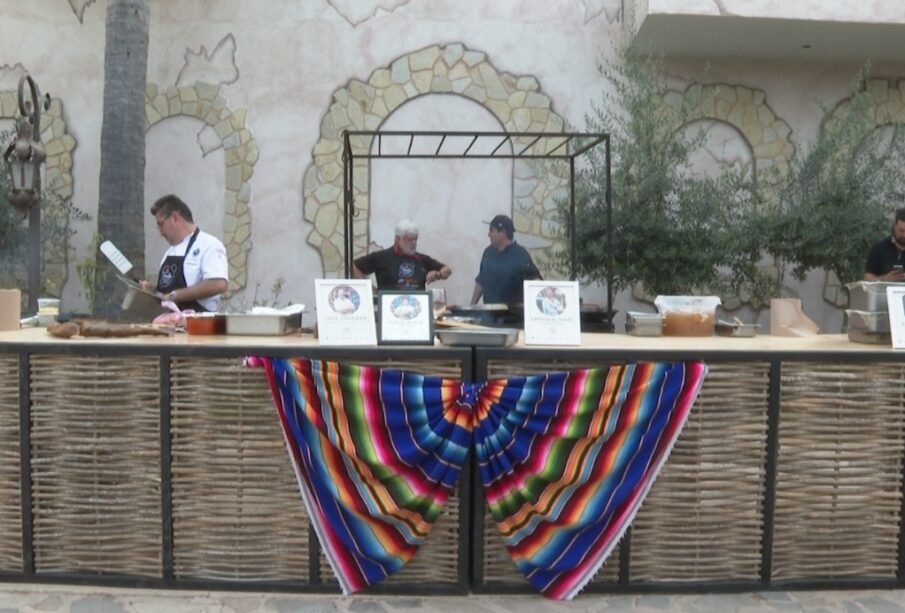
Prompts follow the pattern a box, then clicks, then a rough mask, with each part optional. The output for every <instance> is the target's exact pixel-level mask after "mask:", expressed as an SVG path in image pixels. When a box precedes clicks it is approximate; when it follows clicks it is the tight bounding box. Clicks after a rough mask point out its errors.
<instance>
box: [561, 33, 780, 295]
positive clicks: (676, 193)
mask: <svg viewBox="0 0 905 613" xmlns="http://www.w3.org/2000/svg"><path fill="white" fill-rule="evenodd" d="M602 72H603V76H604V78H605V79H606V81H607V83H608V84H609V85H610V86H611V88H612V94H610V95H608V96H606V98H605V103H604V105H603V106H602V107H598V108H596V109H595V113H594V115H593V116H592V117H589V118H588V119H587V127H588V130H589V131H592V132H607V133H609V134H610V135H611V138H612V159H613V167H612V190H613V210H612V215H613V217H612V222H613V241H612V245H611V249H612V258H613V269H612V274H613V285H614V289H615V290H619V289H625V288H628V287H631V286H633V285H635V284H641V285H642V286H643V287H644V289H645V290H646V291H647V292H649V293H651V294H689V293H697V292H702V291H706V292H715V293H726V292H732V293H739V292H744V293H745V294H747V295H751V296H752V297H754V298H756V299H761V300H763V299H765V298H766V294H767V293H769V289H768V288H769V283H768V281H767V279H766V278H765V277H764V275H763V273H762V272H761V269H760V268H759V267H758V266H757V264H758V261H759V260H760V259H761V254H762V252H763V250H764V244H763V238H764V235H763V233H757V232H753V231H751V228H752V227H755V226H758V225H759V224H762V218H761V215H760V213H759V212H758V211H759V207H758V204H759V197H758V192H757V190H756V186H755V185H754V183H753V182H752V181H751V180H749V179H747V178H746V176H745V174H744V173H743V172H741V171H739V172H733V171H729V170H724V171H723V172H722V173H721V174H720V175H719V176H718V177H715V178H711V177H705V176H696V175H695V174H694V173H693V172H692V171H691V154H692V153H693V152H694V151H695V149H697V148H698V147H699V146H701V145H702V143H703V142H704V135H703V133H698V134H697V135H692V136H691V137H690V138H687V137H685V136H684V135H683V134H681V133H680V132H679V128H680V127H682V126H683V125H685V124H687V123H689V122H690V121H692V119H693V116H692V114H691V108H690V107H691V106H693V105H690V106H689V108H684V107H683V108H675V105H673V106H670V105H665V104H664V92H666V87H665V84H664V83H663V82H662V77H661V76H660V75H661V74H662V70H661V60H660V59H659V58H657V57H652V56H647V55H643V54H640V53H638V52H636V51H634V50H632V49H628V50H626V51H625V52H624V53H623V57H622V62H621V63H620V64H618V65H609V66H606V67H604V68H602ZM687 99H688V97H686V98H685V100H687ZM692 102H694V101H692ZM603 156H604V152H603V150H602V148H599V150H597V151H592V153H591V156H590V158H589V164H588V167H587V168H586V169H584V170H583V171H581V172H580V173H579V176H578V179H577V186H576V193H577V195H578V201H579V206H578V210H577V227H578V232H577V237H576V239H577V241H578V254H579V255H578V262H577V266H578V272H579V274H580V275H581V276H582V277H585V278H588V279H591V280H597V281H601V282H603V281H605V280H606V273H607V270H608V267H609V262H608V256H609V252H608V248H607V247H608V245H607V241H606V227H607V219H606V201H605V193H604V189H605V171H606V165H605V159H604V157H603Z"/></svg>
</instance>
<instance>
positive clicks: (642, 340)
mask: <svg viewBox="0 0 905 613" xmlns="http://www.w3.org/2000/svg"><path fill="white" fill-rule="evenodd" d="M523 338H524V336H523V335H520V336H519V342H518V343H517V344H516V345H515V346H513V347H510V348H505V349H504V348H495V349H497V350H506V351H508V350H512V349H517V350H520V351H525V352H532V351H549V350H551V349H555V350H562V351H569V352H571V351H583V350H588V351H625V352H636V351H637V352H641V353H647V352H651V353H658V352H669V353H673V352H675V353H722V352H727V353H767V354H772V353H799V352H814V353H838V354H847V353H850V354H855V353H860V354H865V353H867V354H878V355H883V354H886V355H887V356H889V355H902V356H903V358H905V352H902V353H899V352H894V351H893V349H892V348H891V347H889V346H888V345H871V344H862V343H854V342H851V341H849V340H848V337H847V336H846V335H844V334H821V335H817V336H810V337H798V338H795V337H778V336H769V335H763V336H755V337H752V338H732V337H722V336H710V337H669V336H659V337H638V336H629V335H626V334H583V335H582V337H581V346H559V347H555V346H537V345H535V346H530V347H526V346H525V345H524V341H523ZM23 345H27V346H38V347H40V346H42V345H47V346H48V347H49V346H51V345H54V346H63V347H72V348H78V347H98V348H100V347H105V348H106V347H131V348H139V349H141V348H146V349H149V350H153V349H158V348H159V349H180V350H181V349H183V348H185V349H191V348H199V349H201V348H215V349H220V350H229V349H236V350H252V349H255V350H258V351H261V350H265V351H266V350H267V349H279V350H281V351H283V352H285V351H286V350H287V349H292V348H299V349H313V348H319V347H321V346H320V345H319V343H318V341H317V339H316V338H314V337H313V336H312V335H311V334H302V333H293V334H287V335H284V336H236V335H210V336H207V335H191V334H185V333H178V334H175V335H173V336H170V337H160V336H137V337H129V338H81V337H76V338H70V339H61V338H56V337H54V336H51V335H50V334H48V333H47V331H46V329H44V328H25V329H22V330H15V331H9V332H0V351H3V348H4V346H6V347H7V348H8V349H12V348H14V347H17V346H23ZM390 348H392V349H394V350H399V349H405V348H406V347H403V346H398V345H382V346H380V347H368V348H367V349H369V350H372V349H378V350H380V349H390ZM414 348H417V349H419V350H431V349H432V348H431V347H429V346H427V347H425V346H416V347H414ZM434 348H443V349H450V348H452V347H446V346H444V345H441V344H440V343H439V342H438V343H436V344H435V345H434ZM330 349H346V350H348V349H361V348H359V347H330Z"/></svg>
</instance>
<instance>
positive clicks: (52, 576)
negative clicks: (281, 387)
mask: <svg viewBox="0 0 905 613" xmlns="http://www.w3.org/2000/svg"><path fill="white" fill-rule="evenodd" d="M2 354H15V355H18V358H19V373H18V374H19V377H18V385H19V461H20V467H19V474H20V483H19V486H20V496H21V500H20V503H21V512H22V572H21V573H13V572H7V571H0V582H10V583H14V582H26V583H60V584H72V585H101V586H109V587H132V588H168V589H205V590H216V589H220V590H224V589H228V590H236V591H272V592H279V591H282V592H310V593H325V592H334V591H337V590H338V589H339V585H338V584H337V583H333V582H324V581H322V580H321V578H320V546H319V544H318V540H317V538H315V537H314V533H313V530H311V534H312V538H310V539H309V549H308V556H309V576H308V581H307V582H298V581H273V580H267V581H246V580H243V581H230V580H223V579H204V578H197V579H196V578H181V579H180V578H177V577H175V573H174V545H175V543H174V539H173V489H172V488H173V481H172V453H171V450H172V447H171V443H172V441H171V433H170V427H169V426H170V416H171V408H172V407H171V399H170V382H171V380H170V372H171V371H170V366H171V362H172V359H173V358H175V357H187V356H190V357H206V358H238V357H243V356H247V355H267V356H272V357H305V358H310V359H325V360H348V361H356V362H361V361H368V360H377V359H387V358H403V359H409V360H410V359H413V358H415V359H417V358H418V357H431V358H434V359H456V360H458V361H459V362H460V363H461V364H462V372H461V378H462V379H463V380H464V381H472V380H474V369H473V365H474V360H473V352H472V349H471V348H467V347H431V348H427V347H423V348H418V347H401V346H382V347H311V346H292V345H289V344H287V345H285V346H282V347H273V346H268V347H255V346H254V345H253V344H252V343H249V344H248V345H247V346H236V345H231V346H228V347H227V346H220V347H218V346H215V345H195V346H191V345H183V346H179V345H165V344H161V345H156V346H155V345H144V346H139V345H136V344H130V345H124V344H119V343H116V342H113V343H102V344H91V345H86V344H84V343H79V342H65V341H64V342H59V343H32V342H4V343H2V345H0V355H2ZM47 354H56V355H60V354H62V355H100V356H123V357H126V356H157V357H158V358H159V360H160V479H161V481H160V511H161V522H162V531H161V552H162V568H161V575H160V576H159V577H150V576H136V575H118V574H112V573H103V574H97V573H92V574H87V573H86V574H81V573H57V572H53V573H38V572H36V570H35V556H34V525H33V516H32V491H31V392H30V377H29V373H30V357H31V355H47ZM471 474H472V471H471V470H470V465H469V466H468V469H467V470H463V471H462V475H461V478H460V480H459V494H460V513H459V526H458V528H459V542H458V570H457V575H458V576H457V581H456V582H455V583H454V584H450V583H442V584H428V583H411V584H402V583H400V584H395V585H386V584H378V585H375V586H372V587H371V588H369V589H368V590H366V591H365V592H363V593H365V594H368V593H370V594H390V593H395V594H398V593H406V594H413V595H434V594H444V595H455V594H465V593H467V592H468V577H469V572H470V559H469V555H470V553H471V549H470V547H469V539H470V537H471V533H472V529H471V516H470V512H469V511H470V509H471V508H472V502H471V498H470V496H471V491H472V477H471ZM299 503H301V499H300V500H299ZM309 529H310V528H309Z"/></svg>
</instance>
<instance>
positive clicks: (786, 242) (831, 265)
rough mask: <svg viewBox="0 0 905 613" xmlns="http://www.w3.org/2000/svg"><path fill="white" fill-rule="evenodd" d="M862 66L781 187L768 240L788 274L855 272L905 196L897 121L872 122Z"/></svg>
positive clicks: (844, 278) (903, 146) (845, 275)
mask: <svg viewBox="0 0 905 613" xmlns="http://www.w3.org/2000/svg"><path fill="white" fill-rule="evenodd" d="M869 73H870V67H869V66H868V67H867V68H865V69H864V70H863V71H862V72H861V73H860V74H859V75H858V77H857V78H856V79H855V81H854V83H853V85H852V89H851V97H850V98H849V100H847V101H844V102H843V103H842V104H840V106H839V107H837V109H836V111H835V112H834V113H831V114H828V115H827V119H826V120H825V121H824V124H823V127H822V130H821V131H820V134H819V135H818V138H817V141H816V142H815V143H814V145H813V146H812V147H811V148H810V150H809V151H808V152H807V154H806V155H804V156H802V157H800V158H799V159H798V160H796V161H795V162H794V163H793V170H792V172H791V173H790V174H789V180H788V182H787V183H786V184H785V185H784V186H783V190H782V191H781V193H780V198H779V200H778V202H777V205H776V207H777V209H778V210H777V211H775V214H774V219H775V220H776V221H775V224H774V226H773V228H772V229H771V246H772V251H773V253H775V254H776V255H777V256H778V257H780V258H782V259H783V260H785V261H787V262H789V265H790V267H791V272H792V274H793V275H794V276H795V278H798V279H801V278H803V277H804V276H805V274H806V273H807V272H808V271H810V270H813V269H820V268H822V269H826V270H829V271H832V272H834V273H835V274H836V276H837V278H838V279H839V280H840V281H841V282H842V283H848V282H851V281H857V280H859V279H861V278H862V276H863V274H864V262H865V260H866V257H867V252H868V251H869V250H870V247H871V245H872V244H873V243H874V242H876V241H878V240H880V238H882V237H883V236H884V235H887V234H888V233H889V228H890V226H891V225H892V219H893V212H894V211H895V209H896V208H898V207H899V206H902V204H903V202H905V199H903V188H905V186H903V184H902V167H903V163H905V139H903V130H902V126H900V125H894V126H889V127H888V128H887V129H885V130H877V122H876V119H875V114H876V102H875V100H874V96H873V95H872V93H871V91H870V88H869V87H868V86H869V83H870V80H869Z"/></svg>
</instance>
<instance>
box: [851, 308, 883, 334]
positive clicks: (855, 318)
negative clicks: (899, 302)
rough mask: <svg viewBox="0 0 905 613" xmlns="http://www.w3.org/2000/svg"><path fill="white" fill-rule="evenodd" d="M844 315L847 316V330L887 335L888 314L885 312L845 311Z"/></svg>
mask: <svg viewBox="0 0 905 613" xmlns="http://www.w3.org/2000/svg"><path fill="white" fill-rule="evenodd" d="M845 314H846V315H848V328H849V330H860V331H862V332H885V333H887V334H888V333H889V313H888V312H887V311H857V310H855V309H845Z"/></svg>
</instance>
